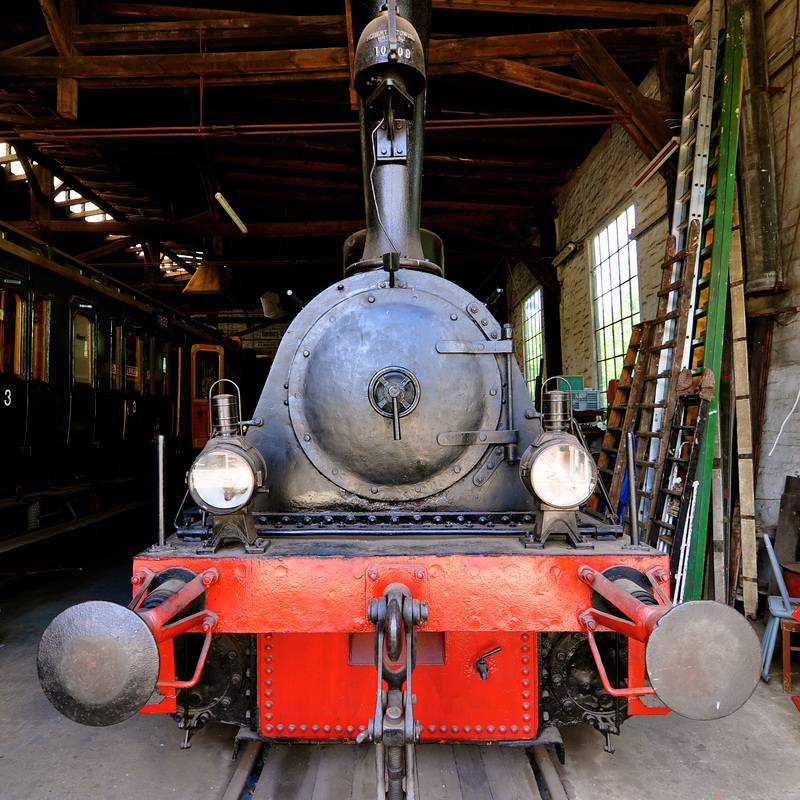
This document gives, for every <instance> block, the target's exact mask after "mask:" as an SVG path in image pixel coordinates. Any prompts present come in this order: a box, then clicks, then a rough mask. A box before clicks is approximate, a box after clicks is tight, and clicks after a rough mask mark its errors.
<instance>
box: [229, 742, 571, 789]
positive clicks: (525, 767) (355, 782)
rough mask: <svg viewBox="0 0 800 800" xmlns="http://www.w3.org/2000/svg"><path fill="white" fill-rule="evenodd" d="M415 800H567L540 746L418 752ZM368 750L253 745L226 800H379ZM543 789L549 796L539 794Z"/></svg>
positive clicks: (423, 748) (441, 747)
mask: <svg viewBox="0 0 800 800" xmlns="http://www.w3.org/2000/svg"><path fill="white" fill-rule="evenodd" d="M417 773H418V787H419V789H418V793H417V798H418V800H566V798H567V795H566V793H565V792H564V789H563V786H562V784H561V781H560V779H559V777H558V774H557V772H556V770H555V767H554V766H553V764H552V761H551V760H550V756H549V754H548V753H547V751H546V749H545V747H544V746H543V745H538V746H536V747H532V748H527V749H526V748H522V747H499V746H480V745H447V744H422V745H418V746H417ZM375 785H376V784H375V753H374V749H373V748H372V747H370V746H368V745H355V744H307V745H302V744H297V745H284V744H281V745H272V746H265V745H264V744H263V743H262V742H260V741H255V740H249V741H247V742H246V743H245V744H244V745H243V747H242V752H241V756H240V758H239V763H238V765H237V768H236V771H235V772H234V774H233V776H232V778H231V782H230V784H229V785H228V788H227V790H226V792H225V794H224V795H223V797H222V800H375ZM542 786H544V787H545V788H544V789H543V788H541V787H542Z"/></svg>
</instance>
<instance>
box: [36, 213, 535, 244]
mask: <svg viewBox="0 0 800 800" xmlns="http://www.w3.org/2000/svg"><path fill="white" fill-rule="evenodd" d="M508 216H512V217H515V218H516V219H526V218H528V217H529V216H530V211H529V210H528V209H524V210H523V211H522V212H520V213H519V214H516V215H515V214H510V215H508ZM423 222H424V223H425V224H427V225H428V226H432V227H437V228H438V227H446V226H449V225H459V226H469V225H485V226H492V225H494V224H495V218H494V216H493V215H492V213H491V212H489V211H487V212H484V213H481V212H471V211H464V212H454V213H452V214H441V215H439V214H429V215H426V216H425V219H424V220H423ZM47 227H48V228H49V229H50V230H51V231H52V232H53V233H71V234H86V233H87V232H88V231H91V232H92V233H95V234H98V235H104V236H107V235H109V234H116V235H121V236H137V235H138V236H141V237H143V238H144V239H145V240H147V241H154V240H160V239H168V240H169V239H183V238H186V237H189V236H215V235H220V236H244V234H242V233H241V231H239V229H238V228H237V227H236V226H235V225H233V224H232V223H197V222H190V223H183V222H150V221H145V220H142V221H138V222H133V221H117V220H107V221H105V222H91V223H89V222H81V221H72V220H52V221H51V222H49V223H48V224H47ZM363 227H364V220H363V218H362V219H349V220H311V221H299V222H254V223H248V225H247V228H248V233H247V236H248V238H273V237H281V236H286V237H292V236H313V235H319V236H341V235H346V236H349V235H350V234H351V233H352V232H353V231H355V230H359V229H360V228H363Z"/></svg>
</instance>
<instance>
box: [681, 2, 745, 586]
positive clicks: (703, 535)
mask: <svg viewBox="0 0 800 800" xmlns="http://www.w3.org/2000/svg"><path fill="white" fill-rule="evenodd" d="M743 32H744V17H743V12H742V9H741V8H740V7H733V8H729V9H728V14H727V23H726V29H725V50H724V57H723V61H722V68H721V70H719V71H718V73H717V86H718V91H717V92H715V104H714V105H715V109H714V119H715V123H716V124H715V125H714V130H713V133H712V150H711V156H710V158H709V181H708V185H707V188H706V198H705V213H704V219H703V229H702V234H701V246H700V264H699V269H698V275H697V291H696V298H697V302H696V304H695V308H694V311H693V317H692V320H691V331H692V333H691V341H690V348H689V359H688V366H689V367H690V369H691V370H692V374H693V375H695V376H699V375H700V374H701V373H702V372H703V369H704V368H705V369H710V370H711V372H712V373H713V374H714V378H715V380H716V385H717V387H719V385H720V372H721V367H722V349H723V339H724V335H725V313H726V308H727V300H728V260H729V258H730V251H731V233H732V222H733V205H734V189H735V178H736V151H737V145H738V136H739V110H740V106H741V96H742V66H743V59H742V39H743ZM718 398H719V392H718V391H717V392H716V393H715V394H714V396H713V398H712V399H711V401H710V402H709V407H708V417H707V420H706V425H705V431H704V433H703V437H702V441H701V442H700V445H699V447H700V450H699V454H698V458H697V469H696V475H695V480H696V481H697V482H698V486H697V493H696V497H695V499H694V503H695V505H694V509H693V515H692V526H691V538H690V541H689V542H688V544H687V547H688V557H687V560H686V570H685V584H684V586H683V596H684V599H686V600H697V599H700V598H701V597H702V594H703V577H704V570H705V562H706V546H707V539H708V522H709V512H710V507H711V475H712V469H713V464H714V443H715V436H716V431H717V423H718V417H719V413H718V412H719V407H718Z"/></svg>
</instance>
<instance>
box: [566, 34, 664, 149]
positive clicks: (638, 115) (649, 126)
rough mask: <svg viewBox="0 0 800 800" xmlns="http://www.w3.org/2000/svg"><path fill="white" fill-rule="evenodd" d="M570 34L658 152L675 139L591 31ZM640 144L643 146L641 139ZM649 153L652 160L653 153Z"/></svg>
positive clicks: (602, 80)
mask: <svg viewBox="0 0 800 800" xmlns="http://www.w3.org/2000/svg"><path fill="white" fill-rule="evenodd" d="M570 35H571V36H572V38H573V39H574V40H575V44H576V47H577V52H578V54H579V55H580V57H581V58H582V59H583V60H584V61H585V62H586V64H587V66H589V68H590V69H591V70H592V72H594V74H595V75H597V77H598V79H599V80H600V81H601V83H603V84H604V85H605V86H606V88H607V89H608V90H609V91H610V92H611V94H612V95H613V96H614V98H615V99H616V100H617V102H618V103H619V104H620V106H621V107H622V108H623V109H624V110H625V111H626V112H627V113H628V114H630V117H631V120H632V121H633V123H634V124H635V125H636V127H637V128H638V129H639V130H640V131H641V132H642V134H643V135H644V137H645V138H646V139H647V141H648V142H649V144H650V145H651V146H652V147H654V148H655V152H656V153H657V152H659V151H660V150H661V149H662V148H663V147H664V146H665V145H666V144H667V142H668V141H669V140H670V138H671V137H672V132H671V131H670V129H669V126H668V125H667V124H666V122H664V119H663V118H662V117H661V115H660V114H659V113H658V111H657V110H656V109H655V107H654V106H653V104H652V103H651V101H650V99H649V98H648V97H645V95H643V94H642V93H641V92H640V91H639V87H638V86H636V84H635V83H634V82H633V81H632V80H631V79H630V78H629V77H628V76H627V75H626V74H625V72H624V71H623V70H622V67H620V66H619V64H617V62H616V61H614V59H613V58H612V56H611V55H610V53H609V52H608V50H606V49H605V47H603V45H602V44H601V43H600V42H599V41H598V39H597V37H596V36H594V34H593V33H592V32H591V31H589V30H581V31H571V32H570ZM634 138H637V137H634ZM637 144H639V145H640V146H641V141H640V140H638V139H637ZM648 150H649V148H648ZM646 154H647V155H648V156H649V157H650V158H652V155H653V154H650V153H647V152H646Z"/></svg>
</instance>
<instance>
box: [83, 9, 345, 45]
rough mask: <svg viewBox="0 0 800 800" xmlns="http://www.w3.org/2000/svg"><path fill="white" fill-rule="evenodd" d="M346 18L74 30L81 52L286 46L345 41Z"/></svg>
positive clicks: (257, 18)
mask: <svg viewBox="0 0 800 800" xmlns="http://www.w3.org/2000/svg"><path fill="white" fill-rule="evenodd" d="M345 35H346V31H345V17H344V16H343V15H335V16H334V15H331V16H307V17H302V16H301V17H298V16H290V15H288V14H263V15H262V14H258V15H254V16H252V17H250V16H242V17H235V18H233V19H184V20H176V21H171V22H139V23H123V24H119V23H116V24H108V25H103V24H95V25H79V26H78V27H76V28H75V30H74V31H73V43H74V44H75V46H76V47H78V49H80V50H82V51H86V52H91V51H92V50H95V49H102V50H116V49H121V48H143V47H149V48H151V49H155V48H157V47H163V46H168V47H179V46H182V45H186V44H197V43H199V42H202V43H203V44H221V43H226V42H236V41H242V40H257V41H259V42H262V43H263V42H265V41H266V42H274V43H276V44H279V43H281V42H282V43H283V46H286V44H287V43H288V42H287V39H293V40H296V41H297V42H298V43H300V42H302V43H304V44H309V43H310V42H315V43H319V42H320V41H341V40H343V39H344V38H345Z"/></svg>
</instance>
